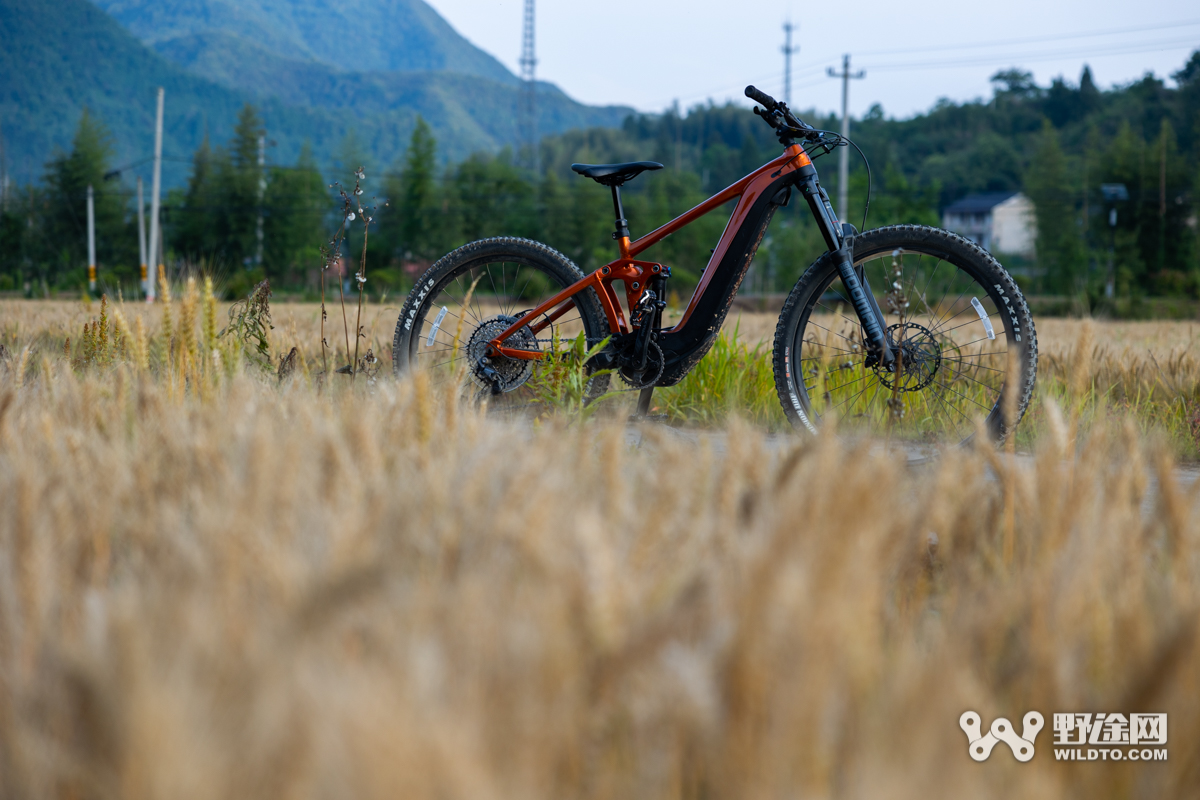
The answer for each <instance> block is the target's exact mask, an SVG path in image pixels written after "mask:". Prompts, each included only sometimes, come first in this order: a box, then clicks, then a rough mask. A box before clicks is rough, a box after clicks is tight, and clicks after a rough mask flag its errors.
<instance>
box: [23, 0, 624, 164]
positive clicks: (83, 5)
mask: <svg viewBox="0 0 1200 800" xmlns="http://www.w3.org/2000/svg"><path fill="white" fill-rule="evenodd" d="M168 5H170V4H168ZM227 5H228V4H226V5H225V6H224V7H227ZM230 13H232V12H230ZM189 36H192V37H193V38H192V39H188V38H187V37H185V36H184V35H182V34H181V35H179V36H171V37H169V38H167V39H164V40H163V41H162V42H160V45H159V46H160V47H162V48H164V49H165V50H170V51H171V53H172V55H173V57H175V58H177V59H179V60H181V61H183V62H184V63H189V64H190V65H191V69H184V68H183V67H182V66H180V65H178V64H176V63H172V62H171V61H170V60H168V59H167V58H164V57H163V56H161V55H159V54H158V53H155V52H154V51H153V50H151V49H149V48H148V47H146V46H145V45H144V44H143V43H142V42H139V41H138V40H137V39H136V38H134V37H133V36H132V35H131V34H130V33H129V32H128V31H126V30H125V29H124V28H123V27H122V26H121V25H120V24H119V23H118V22H117V21H116V20H115V19H114V18H113V17H110V16H109V15H108V14H106V13H105V12H104V11H102V10H101V9H100V8H99V7H97V6H96V5H93V4H92V3H89V2H86V0H57V1H56V2H52V1H51V0H0V133H2V134H3V137H4V140H5V145H6V161H7V166H8V169H9V171H10V174H11V175H12V177H13V179H14V180H15V181H16V182H18V183H27V182H30V181H35V180H38V179H40V177H41V175H42V173H43V171H44V167H43V165H44V164H45V162H46V161H47V160H49V159H50V158H51V157H52V155H53V153H54V152H55V149H56V148H69V147H70V142H71V138H72V136H73V134H74V131H75V126H76V125H77V124H78V121H79V115H80V113H81V112H82V110H83V108H84V107H85V106H86V107H88V108H89V109H91V111H92V112H93V113H94V114H95V115H96V116H97V117H98V118H99V119H100V120H102V121H103V122H104V124H105V125H106V126H107V127H108V128H109V129H110V130H111V132H112V134H113V141H114V145H115V163H116V164H117V165H124V164H128V163H131V162H135V161H138V160H141V159H144V158H146V157H148V156H149V155H150V154H151V152H152V148H153V125H154V104H155V92H156V89H157V87H159V86H163V87H165V88H166V92H167V104H166V117H165V141H164V153H165V155H166V157H167V159H168V161H167V162H166V164H165V165H164V179H165V180H166V181H167V183H168V185H180V184H181V183H182V181H183V180H184V178H185V176H186V174H187V171H188V168H189V167H188V164H187V161H188V159H190V158H191V155H192V153H193V152H194V151H195V148H196V147H197V145H199V143H200V141H201V140H202V139H203V137H204V136H205V134H206V133H207V134H208V135H209V136H210V137H211V139H212V140H213V142H214V143H221V142H223V141H224V140H225V139H226V138H228V136H229V135H230V133H231V132H232V128H233V125H234V122H235V118H236V115H237V111H238V109H239V108H240V107H241V106H242V105H243V104H244V103H246V102H253V103H255V104H257V105H259V106H260V108H261V111H262V114H263V118H264V120H265V122H266V126H267V130H268V136H269V138H270V139H271V140H272V141H273V142H275V147H273V148H272V150H271V151H270V152H269V154H268V160H269V161H272V162H275V163H292V162H293V161H294V159H295V158H296V156H297V154H298V153H299V151H300V147H301V145H302V144H303V142H304V141H305V140H308V141H310V142H311V144H312V146H313V149H314V153H315V155H316V157H317V159H318V161H319V163H320V164H321V165H322V167H327V166H328V165H329V164H331V163H332V162H334V161H335V160H336V155H337V154H338V153H339V152H340V150H341V148H342V145H343V143H344V142H345V141H346V140H347V137H348V134H350V132H351V131H353V133H354V137H353V138H354V139H355V140H356V141H357V143H358V145H359V146H360V147H361V148H362V149H364V150H365V151H366V153H367V154H368V155H369V156H370V157H371V158H373V159H374V161H375V163H376V164H377V165H379V166H383V165H388V166H390V165H391V164H393V163H394V161H395V159H396V158H397V157H398V156H399V154H400V153H402V152H403V150H404V147H405V146H406V144H407V141H408V136H409V134H410V133H411V131H412V126H413V125H414V124H415V120H416V117H417V115H418V114H420V115H423V116H424V117H425V118H426V119H427V120H428V121H429V122H430V124H431V126H432V128H433V130H434V133H435V135H436V136H437V139H438V145H439V152H440V154H441V155H442V157H446V156H449V157H451V158H454V159H459V158H462V157H463V156H465V155H467V154H468V153H470V152H472V151H475V150H496V149H498V148H500V147H502V146H504V145H507V144H513V143H515V142H517V141H518V140H519V136H518V130H517V124H516V113H515V112H516V108H517V102H518V98H519V91H520V87H519V85H517V84H514V83H512V82H497V81H492V80H488V79H486V78H480V77H478V76H472V75H466V74H458V73H449V72H365V73H354V72H345V71H341V70H339V69H338V68H336V67H334V66H331V65H328V64H325V63H323V62H320V61H318V60H316V59H308V58H307V57H303V58H296V57H291V58H288V57H285V56H279V55H277V54H273V53H270V52H267V51H265V50H264V48H262V47H261V46H260V45H259V44H258V43H255V42H252V41H247V40H245V39H242V38H241V37H238V36H236V35H231V34H216V33H209V34H203V35H202V34H189ZM189 59H190V61H189ZM510 77H511V76H510ZM540 91H541V92H542V96H543V99H542V102H541V103H540V114H539V116H540V129H541V130H542V132H544V133H554V132H559V131H563V130H566V129H568V128H574V127H587V126H597V125H599V126H614V125H618V124H620V122H621V121H622V119H623V118H624V117H625V115H626V114H627V113H629V112H628V109H623V108H612V107H609V108H592V107H588V106H584V105H581V104H579V103H576V102H575V101H573V100H571V99H570V98H568V97H566V96H565V95H564V94H562V92H560V91H558V90H557V89H556V88H554V87H552V86H549V85H545V84H543V85H542V86H541V87H540ZM142 174H144V175H147V176H148V174H149V172H148V168H146V167H144V168H142Z"/></svg>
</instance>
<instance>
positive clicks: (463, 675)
mask: <svg viewBox="0 0 1200 800" xmlns="http://www.w3.org/2000/svg"><path fill="white" fill-rule="evenodd" d="M181 288H182V287H181ZM117 311H119V312H120V314H117V313H115V312H117ZM166 311H167V313H166V315H165V316H164V308H163V306H161V305H160V306H158V307H155V308H153V309H146V308H145V307H142V306H135V305H132V304H129V305H127V306H122V305H121V304H115V305H108V306H106V307H105V311H104V314H105V316H104V323H103V325H101V324H100V313H101V310H100V306H99V304H98V303H97V304H93V305H92V306H91V307H90V308H85V307H83V306H82V305H80V304H79V303H37V302H30V303H24V302H3V303H0V336H2V337H3V338H2V339H0V343H2V344H3V345H4V348H5V349H4V353H3V354H2V355H0V797H5V798H9V797H11V798H59V797H62V798H68V797H70V798H129V799H130V800H134V799H136V800H141V799H142V798H146V799H147V800H149V798H170V799H171V800H178V799H179V798H213V799H214V800H216V799H217V798H220V799H221V800H228V799H229V798H266V797H288V798H343V797H357V798H374V797H379V798H398V797H400V798H471V799H472V800H479V799H481V798H514V797H519V798H555V799H556V800H559V799H561V798H581V799H582V798H614V799H615V798H622V799H625V798H762V799H763V800H766V799H767V798H798V797H802V798H880V797H886V798H929V797H970V798H1009V797H1023V798H1104V799H1107V798H1114V799H1115V798H1195V797H1197V796H1200V639H1198V638H1197V633H1200V520H1198V518H1197V514H1196V507H1197V506H1196V504H1197V499H1198V498H1197V496H1196V492H1195V491H1193V490H1191V489H1187V490H1185V489H1183V488H1181V487H1180V485H1179V484H1178V482H1177V480H1176V473H1175V468H1174V465H1175V455H1176V453H1177V451H1178V447H1177V444H1176V443H1175V442H1174V441H1173V440H1172V439H1171V438H1170V436H1168V435H1167V433H1169V432H1166V433H1164V432H1163V431H1160V430H1156V429H1154V426H1153V425H1149V426H1148V425H1147V423H1146V422H1145V420H1144V419H1142V418H1140V417H1139V416H1138V407H1137V406H1135V405H1128V404H1127V405H1126V406H1124V407H1122V406H1121V402H1123V401H1124V400H1127V399H1128V397H1130V396H1132V397H1134V398H1135V400H1136V398H1137V397H1138V395H1137V393H1138V392H1139V391H1150V388H1151V387H1154V386H1158V387H1160V388H1158V389H1156V390H1155V391H1159V392H1168V391H1173V392H1175V394H1174V395H1171V400H1170V402H1173V403H1184V402H1190V399H1194V397H1195V385H1196V383H1195V376H1196V375H1197V374H1200V370H1198V369H1197V367H1196V362H1195V357H1194V355H1192V352H1191V349H1190V344H1191V340H1190V337H1191V332H1190V328H1189V327H1188V326H1187V325H1186V323H1182V324H1171V325H1167V324H1159V325H1139V324H1132V323H1131V324H1126V325H1113V324H1105V325H1095V326H1087V327H1083V326H1081V324H1080V323H1072V322H1065V321H1063V322H1059V321H1047V322H1045V323H1042V328H1041V333H1042V343H1043V347H1042V349H1043V352H1044V354H1045V355H1044V360H1043V369H1044V370H1045V374H1046V375H1047V376H1048V378H1047V380H1046V385H1047V386H1049V387H1051V388H1050V389H1048V390H1047V393H1046V395H1045V396H1044V397H1043V398H1042V400H1041V401H1040V402H1039V405H1038V406H1037V407H1036V408H1035V410H1034V411H1033V412H1031V414H1033V415H1034V418H1033V419H1032V421H1031V425H1033V427H1035V428H1036V430H1037V431H1038V435H1037V436H1036V437H1032V438H1030V439H1029V440H1028V441H1023V442H1018V445H1017V446H1019V447H1021V448H1025V449H1027V450H1028V451H1029V452H1030V453H1032V457H1031V458H1022V459H1021V460H1020V461H1019V462H1018V460H1017V459H1015V458H1014V457H1013V453H1012V448H1009V450H1007V451H1004V450H1002V451H996V450H994V449H992V448H990V447H976V448H975V449H970V450H964V451H957V452H953V453H950V454H948V455H946V456H945V457H944V458H943V459H941V460H940V461H938V462H936V463H934V464H932V465H927V466H923V467H918V468H914V467H909V466H907V465H905V464H904V463H901V462H900V461H897V460H896V459H895V458H894V457H892V456H889V455H887V454H886V453H885V452H883V451H881V450H878V449H871V448H869V447H866V446H861V447H857V448H852V447H848V446H846V445H845V444H842V443H840V442H839V441H838V440H837V439H836V438H834V437H823V438H820V439H811V438H799V437H796V438H792V439H788V440H787V442H786V444H785V445H784V446H783V447H782V449H781V448H780V447H779V446H778V441H777V440H776V442H775V444H774V445H773V446H772V447H771V448H768V447H767V444H766V440H765V438H764V437H765V435H766V433H765V431H766V429H765V428H764V427H763V426H762V425H758V424H752V422H751V421H747V419H748V417H752V416H753V415H752V414H749V415H738V414H732V415H731V416H730V417H729V418H727V419H726V421H724V422H723V423H722V425H723V426H724V429H725V430H727V431H728V435H727V439H726V441H727V442H728V445H727V446H726V447H724V448H722V449H721V450H719V451H718V450H715V449H713V448H711V447H709V446H707V445H706V444H704V442H703V441H702V442H701V444H699V445H696V444H692V443H689V442H686V441H682V440H680V439H679V438H677V437H671V436H668V435H666V434H665V433H663V432H659V431H658V430H656V429H655V428H653V427H651V428H648V429H646V431H645V434H644V436H643V437H641V440H640V444H638V445H637V446H634V445H632V444H631V439H630V437H629V436H628V431H627V428H626V426H625V425H624V424H621V423H620V422H618V421H616V419H614V418H613V416H611V415H610V416H605V415H597V416H596V417H594V418H592V419H591V420H588V421H584V420H580V419H573V418H569V417H566V416H562V415H559V416H555V415H547V416H545V417H543V418H540V419H539V420H538V421H537V423H536V424H533V425H530V424H526V423H521V422H518V421H513V420H511V419H498V418H496V416H495V415H489V414H487V412H486V409H479V408H474V407H470V406H464V405H462V404H461V403H459V402H458V398H457V396H456V394H455V392H454V391H453V390H452V389H436V388H433V387H431V386H430V385H429V384H428V382H427V381H425V380H424V379H423V378H422V377H421V376H417V377H416V378H415V379H413V380H408V381H403V382H397V381H394V380H392V379H390V378H388V377H386V374H387V370H386V369H384V370H382V371H381V372H380V373H379V374H377V375H375V376H374V377H368V376H361V375H360V376H359V377H358V378H357V379H354V380H352V379H351V378H349V377H348V376H343V375H331V376H330V378H329V379H326V380H318V379H317V378H316V377H315V376H316V373H317V370H318V368H319V361H320V353H319V341H320V339H319V334H318V333H317V332H316V331H317V326H318V323H319V318H318V316H317V315H318V314H319V311H317V310H315V309H314V307H312V306H287V305H278V306H276V307H275V308H274V312H273V319H274V326H275V327H274V330H273V331H270V341H269V344H270V348H269V350H270V362H269V364H263V363H262V362H263V361H265V359H259V361H260V365H259V366H256V364H255V362H254V357H255V353H254V352H253V351H252V350H250V349H247V348H246V347H245V346H244V345H242V344H239V343H237V342H236V341H231V337H229V336H225V337H222V336H219V329H220V328H222V327H224V325H225V324H226V322H227V317H226V311H225V309H224V308H220V309H218V308H215V307H214V305H213V304H212V303H210V302H206V301H205V299H204V296H203V292H202V290H201V289H200V288H198V287H195V286H192V287H190V288H182V291H180V292H177V295H176V299H175V302H174V303H173V304H172V305H170V306H169V307H167V309H166ZM395 313H396V312H395V310H393V309H389V308H388V307H386V305H385V306H378V305H375V304H372V305H369V306H368V307H367V308H366V310H365V312H364V320H365V321H364V327H365V329H366V332H367V335H368V338H367V339H366V341H365V342H364V344H363V347H364V348H366V347H370V348H371V349H372V351H373V352H374V353H375V354H376V355H377V356H379V358H380V359H381V360H382V361H383V363H384V364H385V365H386V364H387V363H388V361H389V353H388V352H387V350H386V347H387V345H386V343H387V342H389V341H390V338H391V326H392V324H393V323H394V317H395ZM139 318H140V322H139ZM85 322H87V323H88V324H89V327H88V329H87V330H86V331H85V330H84V324H85ZM755 322H757V323H758V324H761V320H756V319H751V318H749V317H748V316H747V317H743V320H742V324H743V327H742V328H741V335H743V336H747V335H749V336H753V337H758V336H759V334H758V333H757V332H756V330H751V329H750V327H749V326H750V324H751V323H755ZM351 324H353V322H351ZM335 335H336V336H340V335H341V328H340V327H338V328H336V329H335V334H334V335H329V334H327V338H328V339H329V340H330V343H331V344H333V343H334V340H335ZM67 337H70V338H71V341H70V343H69V344H68V342H67ZM744 341H750V340H748V339H744ZM293 346H295V347H297V348H298V353H297V358H298V362H296V364H295V368H294V369H293V371H292V372H291V374H290V375H289V376H287V377H285V378H283V379H281V378H280V377H278V362H277V357H278V355H281V354H284V353H286V352H289V351H290V348H291V347H293ZM343 349H344V348H343ZM335 355H336V354H335ZM1056 359H1057V361H1056ZM331 361H333V362H334V363H343V362H344V358H343V359H342V360H340V361H339V360H337V359H336V358H331ZM1155 365H1157V366H1158V371H1157V373H1156V372H1155ZM1172 365H1174V366H1172ZM331 366H332V364H331ZM1056 376H1057V377H1056ZM1163 376H1166V377H1165V378H1164V377H1163ZM1056 381H1057V383H1056ZM1164 381H1175V382H1176V383H1175V384H1172V385H1171V386H1169V387H1168V386H1167V385H1166V384H1165V383H1164ZM1188 381H1191V383H1188ZM1055 386H1057V387H1058V388H1054V387H1055ZM1189 392H1190V394H1189ZM1097 393H1106V394H1105V396H1106V397H1110V398H1111V400H1112V402H1109V403H1107V404H1106V405H1105V406H1104V408H1103V411H1102V413H1101V412H1099V411H1096V406H1095V403H1093V404H1092V405H1091V406H1089V405H1088V404H1087V401H1086V398H1088V397H1092V396H1094V395H1095V394H1097ZM1189 398H1190V399H1189ZM1089 414H1091V417H1088V415H1089ZM968 710H972V711H975V712H977V713H978V714H980V715H981V717H982V718H983V720H984V726H985V727H986V726H987V725H989V724H990V722H991V721H992V720H995V719H996V718H997V717H1005V718H1007V719H1010V720H1019V719H1021V717H1022V716H1023V715H1025V714H1026V712H1028V711H1030V710H1037V711H1039V712H1041V713H1042V714H1043V715H1045V720H1046V722H1045V728H1044V729H1043V730H1042V731H1041V734H1040V736H1039V737H1038V739H1037V740H1036V755H1035V756H1034V757H1033V759H1032V760H1031V761H1029V762H1028V763H1020V762H1018V761H1017V760H1016V759H1015V758H1014V755H1013V753H1012V752H1010V750H1009V748H1008V746H1007V745H1005V744H1001V745H1000V746H997V747H996V749H995V751H994V752H993V753H992V754H991V756H990V758H989V759H988V760H986V761H983V762H979V763H977V762H975V761H973V760H972V759H971V758H970V757H969V756H968V738H967V735H966V734H965V733H964V731H963V729H961V728H960V726H959V718H960V715H962V714H963V713H964V712H965V711H968ZM1056 712H1073V713H1074V712H1079V713H1084V712H1093V713H1101V712H1103V713H1109V714H1112V713H1121V714H1125V715H1129V714H1131V713H1165V714H1167V715H1168V719H1169V727H1168V729H1167V730H1168V731H1169V734H1168V739H1167V743H1166V745H1165V747H1166V749H1167V751H1168V757H1167V759H1166V760H1165V761H1152V762H1148V763H1144V762H1141V761H1136V762H1135V761H1129V760H1123V761H1120V762H1114V761H1110V760H1105V761H1099V760H1097V761H1066V762H1064V761H1059V760H1056V758H1055V754H1054V746H1053V741H1054V736H1055V732H1054V729H1053V723H1052V714H1053V713H1056ZM1126 749H1127V748H1126Z"/></svg>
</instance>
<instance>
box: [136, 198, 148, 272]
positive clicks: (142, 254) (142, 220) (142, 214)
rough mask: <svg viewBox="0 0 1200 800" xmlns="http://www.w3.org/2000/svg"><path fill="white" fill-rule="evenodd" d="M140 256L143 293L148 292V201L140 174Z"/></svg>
mask: <svg viewBox="0 0 1200 800" xmlns="http://www.w3.org/2000/svg"><path fill="white" fill-rule="evenodd" d="M137 186H138V258H139V262H138V263H140V264H141V265H142V294H145V293H146V201H145V200H143V199H142V176H141V175H138V179H137Z"/></svg>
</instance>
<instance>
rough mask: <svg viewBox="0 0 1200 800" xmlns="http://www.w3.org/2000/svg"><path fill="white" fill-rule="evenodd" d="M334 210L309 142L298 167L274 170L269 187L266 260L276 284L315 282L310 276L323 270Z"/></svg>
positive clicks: (305, 145) (301, 154)
mask: <svg viewBox="0 0 1200 800" xmlns="http://www.w3.org/2000/svg"><path fill="white" fill-rule="evenodd" d="M331 208H332V206H331V204H330V202H329V192H328V188H327V187H326V185H325V182H324V181H323V180H322V179H321V173H320V170H319V169H318V168H317V162H316V160H315V159H314V158H313V154H312V147H311V146H310V145H309V144H308V143H307V142H306V143H305V144H304V146H303V147H302V148H301V149H300V157H299V158H298V159H297V160H296V166H295V167H293V168H290V169H284V168H275V169H273V170H272V171H271V175H270V180H269V181H268V184H267V196H266V222H265V240H266V244H265V251H264V257H263V260H264V266H265V268H266V272H267V277H269V278H271V280H272V282H273V283H277V284H287V283H292V284H294V283H298V282H300V281H308V282H310V283H311V281H310V280H309V278H308V274H307V273H309V272H311V271H313V270H316V269H318V268H319V267H320V264H321V252H320V250H321V245H322V244H324V242H325V239H326V234H325V228H326V225H325V220H326V218H327V217H328V216H329V211H330V209H331Z"/></svg>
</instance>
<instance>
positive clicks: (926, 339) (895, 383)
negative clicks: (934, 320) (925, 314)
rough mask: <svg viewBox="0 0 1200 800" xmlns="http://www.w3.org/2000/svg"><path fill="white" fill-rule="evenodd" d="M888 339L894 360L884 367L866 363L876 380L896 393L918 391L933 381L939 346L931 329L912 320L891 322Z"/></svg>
mask: <svg viewBox="0 0 1200 800" xmlns="http://www.w3.org/2000/svg"><path fill="white" fill-rule="evenodd" d="M887 339H888V341H889V342H893V343H894V345H893V347H894V348H895V349H894V351H893V352H894V353H895V360H894V361H893V362H892V363H891V364H890V365H888V366H887V367H884V366H883V365H881V364H879V363H878V361H877V360H876V361H875V363H868V366H869V367H871V368H872V369H874V370H875V374H876V375H878V376H879V382H880V383H882V384H883V385H884V386H886V387H887V388H889V389H893V390H895V391H897V392H917V391H920V390H921V389H924V388H925V387H926V386H928V385H929V384H931V383H933V379H934V376H935V375H937V373H938V370H939V369H941V367H942V346H941V344H940V343H939V342H938V340H937V337H936V336H935V335H934V333H933V331H931V330H929V329H928V328H926V327H924V326H922V325H917V324H916V323H914V322H904V323H898V324H896V325H892V326H891V327H889V328H888V329H887Z"/></svg>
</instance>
